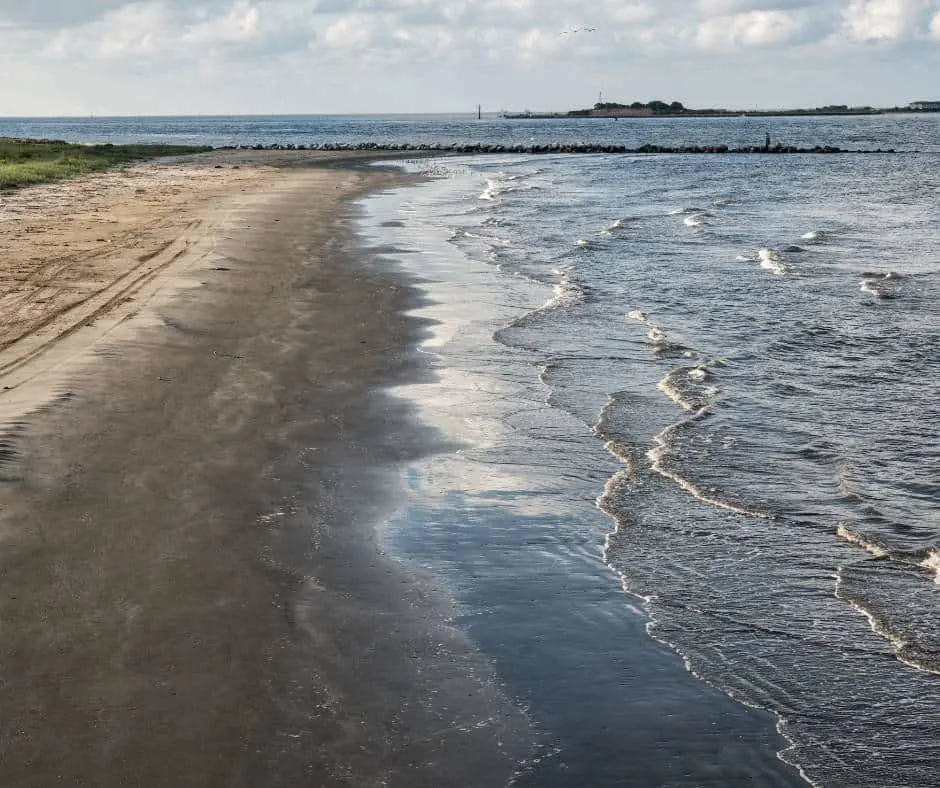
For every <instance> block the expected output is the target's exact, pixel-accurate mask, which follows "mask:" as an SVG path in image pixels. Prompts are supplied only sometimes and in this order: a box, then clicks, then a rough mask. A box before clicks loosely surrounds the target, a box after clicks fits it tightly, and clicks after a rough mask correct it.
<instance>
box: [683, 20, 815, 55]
mask: <svg viewBox="0 0 940 788" xmlns="http://www.w3.org/2000/svg"><path fill="white" fill-rule="evenodd" d="M801 28H802V21H801V20H800V19H799V17H797V15H796V14H793V13H789V12H786V11H747V12H745V13H742V14H735V15H733V16H720V17H715V18H714V19H708V20H706V21H704V22H702V24H701V25H699V28H698V31H697V33H696V36H695V40H696V43H698V45H699V46H701V47H703V48H705V49H720V48H721V47H725V46H744V47H765V46H779V45H781V44H785V43H787V42H789V41H791V40H793V39H795V38H796V37H797V35H798V33H799V32H800V30H801Z"/></svg>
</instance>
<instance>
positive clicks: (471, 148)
mask: <svg viewBox="0 0 940 788" xmlns="http://www.w3.org/2000/svg"><path fill="white" fill-rule="evenodd" d="M219 150H257V151H261V150H313V151H347V152H351V151H365V152H367V151H376V152H388V151H391V152H394V151H401V152H404V153H437V154H448V153H457V154H494V153H495V154H498V153H516V154H519V153H524V154H563V153H580V154H585V153H633V154H638V153H680V154H731V153H760V154H763V155H780V154H793V153H804V154H820V153H896V151H895V150H894V149H893V148H891V149H887V150H883V149H881V148H878V149H875V150H852V149H844V148H838V147H835V146H832V145H816V146H814V147H812V148H799V147H795V146H792V145H774V146H766V145H754V146H749V147H738V148H732V147H729V146H728V145H681V146H671V145H641V146H640V147H639V148H628V147H626V146H625V145H598V144H594V143H589V144H583V143H575V144H572V143H557V142H556V143H550V144H514V145H502V144H490V143H483V142H475V143H443V144H439V143H420V144H412V143H376V142H338V143H334V142H324V143H312V144H310V145H260V144H259V145H237V146H226V147H223V148H220V149H219Z"/></svg>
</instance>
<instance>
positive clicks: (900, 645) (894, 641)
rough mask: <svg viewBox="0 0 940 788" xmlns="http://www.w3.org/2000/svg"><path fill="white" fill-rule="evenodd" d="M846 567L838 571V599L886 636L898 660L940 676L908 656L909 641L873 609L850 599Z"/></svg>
mask: <svg viewBox="0 0 940 788" xmlns="http://www.w3.org/2000/svg"><path fill="white" fill-rule="evenodd" d="M845 569H846V567H845V566H844V565H843V566H840V567H839V568H838V570H837V571H836V587H835V592H834V593H835V597H836V599H838V600H840V601H841V602H845V603H847V604H849V605H851V606H852V607H854V608H855V609H856V610H857V611H858V612H859V613H861V614H862V615H863V616H865V618H867V619H868V625H869V626H870V627H871V631H872V632H874V633H875V634H876V635H878V637H881V638H884V639H885V640H887V641H888V642H889V643H890V644H891V648H892V649H893V650H894V657H895V659H897V661H898V662H901V663H902V664H904V665H907V666H908V667H909V668H914V670H916V671H919V672H920V673H930V674H933V675H935V676H940V670H938V669H935V668H928V667H926V666H925V665H921V664H919V663H917V662H914V661H913V660H911V659H909V658H906V657H905V656H904V654H903V651H904V649H905V647H906V646H907V645H908V641H906V640H904V639H903V638H901V637H899V636H898V635H896V634H894V633H893V632H891V631H890V630H888V629H886V628H885V627H884V625H883V624H882V623H881V622H880V621H879V620H878V619H877V618H876V617H875V615H874V614H873V613H872V612H871V611H869V610H868V609H867V608H864V607H862V605H860V604H858V602H856V601H855V600H853V599H849V598H848V597H847V596H845V594H844V593H843V591H842V585H843V572H844V571H845Z"/></svg>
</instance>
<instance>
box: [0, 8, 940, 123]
mask: <svg viewBox="0 0 940 788" xmlns="http://www.w3.org/2000/svg"><path fill="white" fill-rule="evenodd" d="M575 28H578V29H581V28H595V30H594V31H593V32H584V33H579V34H577V35H564V36H563V35H562V33H563V31H566V30H572V29H575ZM870 42H878V43H880V44H881V46H879V47H878V48H877V53H878V59H879V62H878V67H879V68H881V69H882V70H883V73H884V78H883V83H884V86H883V89H882V93H881V94H880V95H881V96H882V97H881V98H879V97H878V96H876V95H870V90H871V85H870V84H869V81H866V80H860V79H859V78H857V76H856V75H857V73H859V71H861V70H864V69H861V68H859V64H860V63H862V62H863V61H862V60H860V58H862V59H863V58H866V57H868V58H870V56H871V53H872V47H871V46H869V45H868V44H869V43H870ZM912 42H917V44H918V45H917V46H908V45H907V44H909V43H912ZM853 58H855V60H854V61H853ZM0 59H2V65H3V66H4V74H5V75H8V79H7V86H8V87H7V89H6V90H5V92H4V93H3V95H0V107H5V108H7V111H16V106H18V105H20V104H23V105H28V106H34V105H35V104H36V103H37V102H38V101H39V99H38V97H37V96H33V95H27V93H26V90H25V88H23V89H21V88H19V87H18V86H19V85H25V84H26V83H27V81H28V80H33V84H44V85H45V84H47V85H51V86H52V87H48V86H47V87H44V88H42V90H44V91H46V92H47V93H48V95H50V96H53V95H59V94H58V93H56V91H57V90H59V88H58V87H56V86H58V85H61V86H62V87H61V94H62V96H64V99H63V98H61V97H60V98H59V99H58V101H59V102H60V103H61V102H62V101H63V100H67V101H72V100H73V99H74V100H75V101H76V102H78V101H80V100H81V97H82V96H85V95H89V96H90V95H96V94H97V93H98V92H100V94H101V95H104V96H111V95H117V94H116V93H115V92H114V90H115V81H116V80H117V81H120V80H121V79H128V80H130V77H131V76H134V75H138V77H140V75H143V77H140V78H145V79H153V80H157V79H163V80H165V81H167V83H169V82H170V81H172V80H176V82H175V83H174V87H173V89H172V90H170V89H167V96H166V101H167V103H168V104H172V101H173V100H175V98H176V96H177V95H178V96H184V95H186V96H192V97H196V96H199V95H202V96H204V97H205V100H206V101H207V102H211V101H215V100H216V99H217V98H218V97H219V96H220V95H221V94H220V89H219V84H222V85H223V89H224V90H228V89H229V88H230V89H231V95H233V96H236V98H237V99H238V100H239V101H241V95H242V93H243V92H244V93H245V99H244V100H245V102H246V103H247V102H250V101H251V98H250V96H249V95H248V93H247V92H246V91H247V90H248V88H246V87H245V86H246V85H248V84H250V83H251V82H252V80H257V81H258V82H259V84H261V83H262V82H263V84H264V85H266V86H268V87H266V88H264V89H262V88H259V91H260V92H259V93H258V96H257V99H258V102H259V103H260V104H263V105H264V106H269V102H271V101H273V99H275V98H278V99H279V100H282V101H284V102H287V101H289V100H292V99H291V96H292V95H293V94H292V91H296V90H308V91H316V90H318V89H322V90H324V91H327V90H329V91H330V92H329V93H328V94H325V98H324V99H323V102H325V103H326V105H327V106H333V105H332V104H330V102H332V101H334V100H335V101H339V100H342V101H343V102H346V101H349V102H352V101H354V100H355V101H360V102H362V101H365V100H366V99H365V98H362V97H365V96H367V95H372V96H375V95H377V96H378V97H379V99H381V100H386V96H387V97H388V98H387V100H388V101H389V102H393V98H394V96H395V95H397V94H396V91H398V92H400V93H401V94H402V95H404V94H406V93H407V92H408V91H410V90H414V87H413V86H414V85H416V84H421V85H423V86H424V92H423V93H422V94H421V95H422V96H427V95H436V96H441V97H444V99H443V100H449V97H450V96H455V97H456V98H454V101H455V102H460V103H459V104H458V106H463V105H464V103H465V102H464V99H462V98H459V96H460V94H461V91H463V92H466V93H469V94H471V98H472V102H473V105H475V104H476V102H477V100H483V101H486V100H487V98H488V97H490V96H492V97H494V98H493V99H492V100H493V101H494V102H498V103H499V104H502V103H505V104H506V105H507V106H511V105H512V104H514V103H517V101H518V99H514V98H513V97H514V96H523V99H522V101H524V102H525V103H530V101H531V103H535V102H536V101H537V100H538V101H539V102H540V103H541V104H542V105H543V106H546V107H548V106H551V105H553V104H554V105H556V106H557V105H561V106H562V107H564V106H568V105H574V106H580V105H582V104H584V103H586V102H587V103H590V101H591V100H593V97H594V96H595V95H596V93H597V91H598V90H600V89H603V91H604V94H605V95H608V96H610V97H611V98H612V99H624V100H633V99H645V98H649V97H650V96H653V95H659V96H661V97H666V98H670V99H672V98H675V99H677V100H680V101H683V102H684V103H686V104H687V105H690V106H695V105H696V104H712V105H731V104H733V103H735V97H736V96H739V95H745V94H747V95H748V96H753V98H751V99H750V101H748V102H747V103H749V104H750V105H753V104H754V103H755V102H761V103H764V102H770V104H771V105H779V104H780V103H791V104H792V103H794V102H796V103H802V101H803V100H802V99H801V98H800V95H801V92H802V91H804V90H810V89H818V90H819V91H820V92H822V87H821V86H823V85H828V86H829V87H827V88H826V90H825V95H820V96H819V97H818V98H810V97H807V98H806V102H807V103H812V102H817V103H878V102H879V101H882V100H886V101H888V102H889V103H904V102H905V100H909V99H910V98H911V96H909V95H907V94H908V93H909V92H910V93H912V94H913V95H914V97H915V98H916V97H922V95H926V94H928V93H930V92H931V90H935V88H933V87H932V85H933V82H932V81H930V76H929V75H931V74H934V73H938V72H940V0H594V1H593V2H592V3H590V4H589V3H585V2H584V0H67V1H66V0H29V1H28V2H27V0H0ZM905 61H906V62H907V63H909V64H910V70H909V71H908V72H903V74H904V75H903V76H902V71H900V70H894V71H893V70H892V67H893V66H892V64H898V63H902V62H905ZM849 62H855V64H856V65H855V68H854V70H850V69H849V67H848V65H847V64H848V63H849ZM872 68H874V67H872ZM898 68H900V67H898ZM79 73H81V75H82V79H81V80H80V79H79V76H78V75H79ZM769 73H774V74H775V78H774V80H773V82H772V84H771V85H768V82H767V80H766V75H767V74H769ZM879 73H881V72H879ZM311 74H317V75H318V76H317V78H316V79H313V78H311ZM366 74H370V75H371V76H370V77H369V79H371V82H369V83H368V84H367V83H366V81H364V80H366V76H365V75H366ZM797 74H799V79H798V80H797V76H796V75H797ZM129 75H130V76H129ZM891 75H894V76H891ZM47 76H48V79H47V78H46V77H47ZM216 76H217V77H218V79H219V80H221V81H222V82H220V83H213V84H214V87H209V83H211V81H212V80H213V79H215V78H216ZM285 79H291V80H293V81H292V82H291V85H292V91H284V94H283V95H282V96H273V94H272V93H271V91H270V88H269V86H270V85H271V84H277V83H278V82H280V81H283V80H285ZM204 80H205V83H204V82H203V81H204ZM356 80H360V81H359V82H356ZM787 80H791V81H792V82H793V86H792V88H791V89H790V92H789V93H787V94H786V97H785V98H780V99H779V100H775V99H774V98H773V95H772V93H773V92H774V91H780V92H781V93H782V91H783V87H781V86H782V85H784V84H785V83H786V82H787ZM840 80H841V81H840ZM918 80H919V81H918ZM128 84H129V85H130V84H131V83H130V82H129V83H128ZM377 84H382V85H384V87H383V88H382V89H381V90H380V91H379V90H378V89H375V88H374V87H373V86H374V85H377ZM66 85H74V86H76V87H75V88H73V89H71V90H67V89H66V88H65V86H66ZM695 85H699V86H705V87H704V88H702V89H701V90H699V92H698V93H696V89H695V88H694V86H695ZM108 86H110V88H111V91H109V90H107V89H106V88H107V87H108ZM154 90H157V88H156V87H154ZM562 90H565V91H567V93H565V94H564V95H565V97H562V96H561V95H560V91H562ZM127 91H128V95H131V96H132V97H133V99H134V101H135V102H138V101H139V103H140V104H147V103H149V102H151V101H152V100H153V99H154V97H155V96H156V93H148V92H146V91H143V90H140V89H139V88H138V89H137V91H136V92H134V90H133V88H132V87H128V88H127ZM503 95H506V96H507V98H506V99H501V98H495V97H498V96H503ZM697 95H698V96H699V97H698V98H696V96H697ZM17 97H19V98H17ZM334 97H336V98H334ZM192 100H193V102H194V103H196V105H197V106H199V104H198V102H197V101H196V99H195V98H193V99H192ZM418 100H419V99H418V98H415V102H418ZM49 101H50V102H52V101H53V100H52V99H49ZM321 103H322V102H321ZM393 103H394V102H393ZM135 106H137V104H136V103H135ZM303 106H305V107H306V106H307V105H306V104H304V105H303ZM317 106H318V108H320V109H322V107H320V104H318V105H317ZM342 108H343V109H351V108H352V107H351V106H350V104H346V103H344V104H342ZM413 108H414V109H420V107H417V106H414V107H413ZM435 108H437V107H430V109H435ZM95 109H96V111H98V110H99V108H98V107H97V105H96V106H95ZM248 109H250V110H252V111H254V105H249V106H248ZM320 109H318V111H320ZM259 111H260V107H259Z"/></svg>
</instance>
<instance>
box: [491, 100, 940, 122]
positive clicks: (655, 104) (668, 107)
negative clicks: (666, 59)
mask: <svg viewBox="0 0 940 788" xmlns="http://www.w3.org/2000/svg"><path fill="white" fill-rule="evenodd" d="M897 112H940V101H912V102H911V103H910V104H907V105H905V106H903V107H902V106H897V107H850V106H848V105H847V104H829V105H827V106H825V107H813V108H807V109H767V110H764V109H762V110H731V109H690V108H688V107H685V106H684V105H683V104H682V102H681V101H672V102H665V101H648V102H646V103H643V102H641V101H634V102H633V103H632V104H618V103H616V102H598V103H597V104H595V105H594V106H593V107H591V108H589V109H572V110H569V111H568V112H529V111H528V110H526V111H524V112H502V113H500V117H503V118H509V119H537V118H546V119H547V118H652V117H671V118H676V117H683V118H735V117H742V116H743V117H755V118H767V117H797V116H801V115H886V114H889V113H897Z"/></svg>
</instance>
